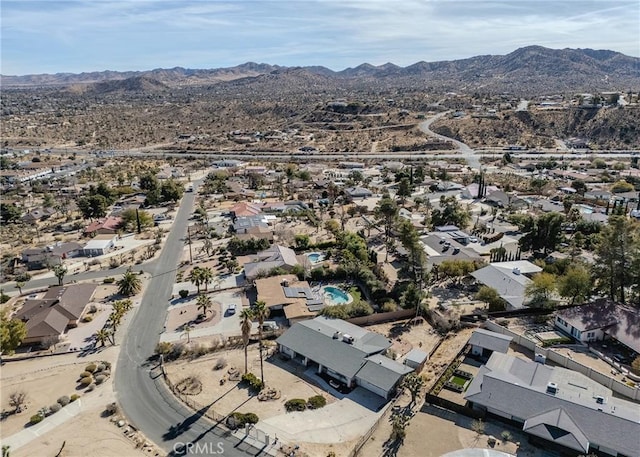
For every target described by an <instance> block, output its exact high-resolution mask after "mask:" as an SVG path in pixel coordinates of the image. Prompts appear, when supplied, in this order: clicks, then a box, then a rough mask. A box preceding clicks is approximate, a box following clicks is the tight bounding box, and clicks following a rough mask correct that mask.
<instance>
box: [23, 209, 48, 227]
mask: <svg viewBox="0 0 640 457" xmlns="http://www.w3.org/2000/svg"><path fill="white" fill-rule="evenodd" d="M55 213H56V210H55V209H53V208H41V209H34V210H32V211H29V212H28V213H27V214H25V215H23V216H22V217H21V218H20V220H21V221H22V222H24V223H25V224H33V223H35V222H38V221H40V220H46V219H48V218H50V217H51V216H53V215H54V214H55Z"/></svg>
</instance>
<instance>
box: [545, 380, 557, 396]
mask: <svg viewBox="0 0 640 457" xmlns="http://www.w3.org/2000/svg"><path fill="white" fill-rule="evenodd" d="M547 393H548V394H551V395H555V394H557V393H558V384H556V383H555V382H550V383H548V384H547Z"/></svg>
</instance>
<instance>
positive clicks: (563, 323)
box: [558, 317, 567, 326]
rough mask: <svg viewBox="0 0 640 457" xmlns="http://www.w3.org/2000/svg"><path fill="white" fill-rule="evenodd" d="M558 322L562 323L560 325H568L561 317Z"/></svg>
mask: <svg viewBox="0 0 640 457" xmlns="http://www.w3.org/2000/svg"><path fill="white" fill-rule="evenodd" d="M558 322H559V323H560V325H564V326H566V325H567V323H566V322H565V321H564V319H562V318H561V317H559V318H558Z"/></svg>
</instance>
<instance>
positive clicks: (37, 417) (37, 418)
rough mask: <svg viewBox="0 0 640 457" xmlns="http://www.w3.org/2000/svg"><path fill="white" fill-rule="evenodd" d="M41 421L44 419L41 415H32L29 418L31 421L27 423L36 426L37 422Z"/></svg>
mask: <svg viewBox="0 0 640 457" xmlns="http://www.w3.org/2000/svg"><path fill="white" fill-rule="evenodd" d="M42 419H44V417H43V416H42V415H41V414H34V415H33V416H31V419H29V423H30V424H37V423H38V422H42Z"/></svg>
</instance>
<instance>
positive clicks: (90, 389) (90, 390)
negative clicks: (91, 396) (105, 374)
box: [87, 383, 96, 392]
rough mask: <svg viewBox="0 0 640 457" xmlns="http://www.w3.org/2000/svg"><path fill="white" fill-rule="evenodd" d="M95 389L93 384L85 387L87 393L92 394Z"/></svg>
mask: <svg viewBox="0 0 640 457" xmlns="http://www.w3.org/2000/svg"><path fill="white" fill-rule="evenodd" d="M95 388H96V385H95V384H94V383H91V384H89V385H88V386H87V392H92V391H93V389H95Z"/></svg>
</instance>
